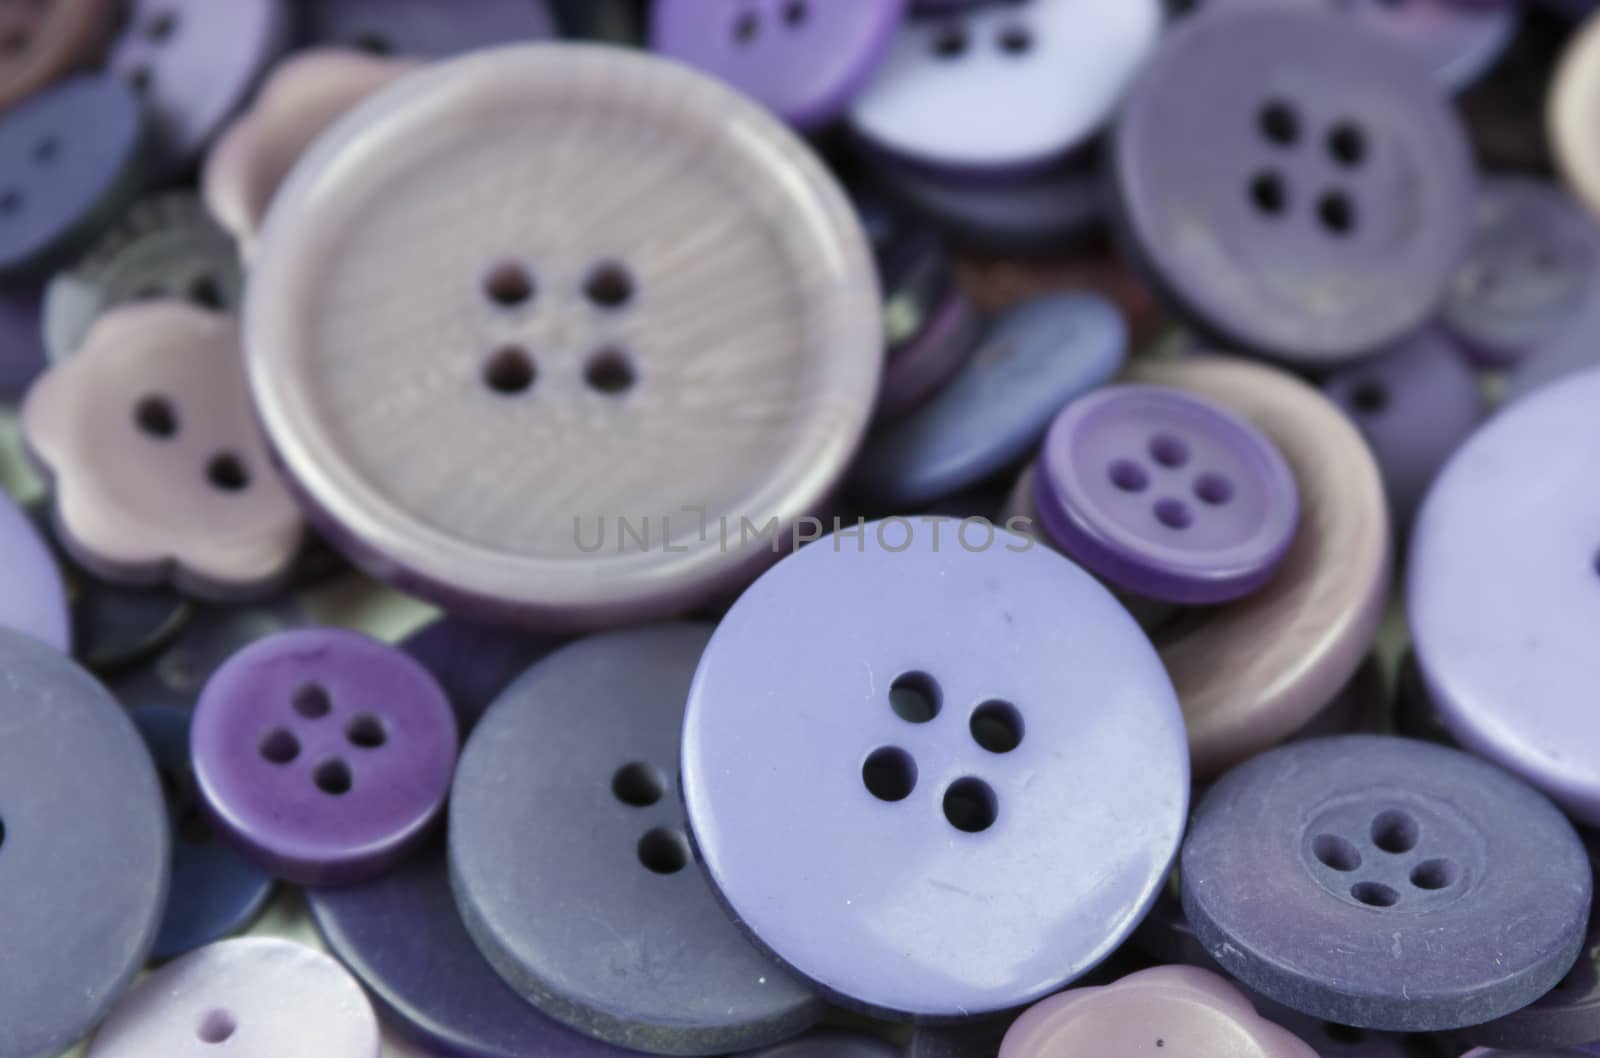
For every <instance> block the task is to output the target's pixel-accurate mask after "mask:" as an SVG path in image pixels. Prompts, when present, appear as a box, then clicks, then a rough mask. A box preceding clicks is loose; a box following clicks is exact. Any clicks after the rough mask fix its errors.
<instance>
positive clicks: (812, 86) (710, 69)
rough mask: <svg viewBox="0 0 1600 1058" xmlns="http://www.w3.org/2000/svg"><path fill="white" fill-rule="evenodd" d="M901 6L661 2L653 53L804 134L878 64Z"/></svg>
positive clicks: (828, 1)
mask: <svg viewBox="0 0 1600 1058" xmlns="http://www.w3.org/2000/svg"><path fill="white" fill-rule="evenodd" d="M905 6H906V5H905V0H851V2H850V3H845V4H841V3H838V2H837V0H737V2H735V0H658V2H657V3H656V4H655V5H654V8H653V10H652V12H651V20H650V46H651V47H652V48H654V49H655V50H656V51H658V52H660V53H661V54H663V55H667V56H670V57H671V58H674V59H678V60H680V61H682V62H686V63H688V64H689V65H691V66H696V67H699V68H700V69H701V70H704V71H705V72H706V73H708V74H711V75H712V76H713V77H718V78H720V79H722V80H724V81H726V82H727V83H728V84H730V85H732V86H733V87H735V88H737V89H739V90H740V91H741V92H743V93H745V94H746V95H748V96H750V97H751V98H752V99H755V100H756V101H757V102H759V103H762V104H764V105H766V106H768V107H770V108H772V110H773V111H774V112H776V113H777V115H778V116H779V117H781V118H783V119H784V120H786V121H789V122H792V123H794V124H795V125H798V126H800V127H801V128H816V127H818V126H821V125H824V124H826V123H827V122H829V121H831V120H832V119H833V118H834V117H836V116H837V115H838V114H839V112H840V111H842V110H843V109H844V108H845V106H846V105H847V104H848V103H849V102H850V100H851V98H852V97H853V96H854V95H855V94H856V92H857V91H858V90H859V89H860V88H861V85H862V83H863V82H864V81H865V80H866V79H867V76H868V75H869V74H871V73H872V71H873V68H874V67H875V66H877V65H878V62H879V61H880V60H881V59H882V58H883V55H884V52H885V51H886V50H887V49H888V47H889V42H890V41H891V40H892V39H893V37H894V34H895V30H896V29H898V28H899V26H900V19H901V16H902V15H903V14H904V12H905Z"/></svg>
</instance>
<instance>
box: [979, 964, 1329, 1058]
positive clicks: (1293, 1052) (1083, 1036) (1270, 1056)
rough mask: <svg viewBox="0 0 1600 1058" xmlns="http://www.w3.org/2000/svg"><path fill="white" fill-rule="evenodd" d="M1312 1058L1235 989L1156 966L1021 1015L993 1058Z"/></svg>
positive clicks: (1199, 974) (1191, 970)
mask: <svg viewBox="0 0 1600 1058" xmlns="http://www.w3.org/2000/svg"><path fill="white" fill-rule="evenodd" d="M1163 1049H1168V1050H1170V1052H1171V1053H1175V1054H1182V1055H1217V1056H1218V1058H1220V1056H1222V1055H1227V1056H1228V1058H1317V1052H1316V1051H1313V1050H1312V1049H1311V1048H1310V1047H1309V1046H1307V1045H1306V1044H1305V1043H1304V1042H1302V1041H1301V1040H1300V1039H1298V1038H1297V1037H1295V1036H1294V1035H1293V1034H1291V1033H1290V1032H1289V1031H1288V1030H1287V1029H1284V1028H1280V1027H1279V1026H1277V1025H1274V1024H1273V1023H1272V1022H1270V1021H1268V1020H1267V1019H1266V1018H1263V1017H1262V1016H1261V1015H1259V1014H1257V1013H1256V1012H1255V1009H1254V1008H1253V1007H1252V1006H1251V1005H1250V1000H1249V999H1247V998H1246V997H1245V994H1244V993H1243V992H1241V991H1240V990H1239V988H1238V987H1237V986H1236V985H1234V984H1232V983H1231V982H1229V981H1228V980H1227V979H1226V978H1224V977H1223V976H1222V975H1220V974H1216V973H1212V972H1211V971H1210V970H1202V969H1199V968H1197V967H1193V966H1157V967H1154V968H1153V969H1149V970H1141V971H1140V972H1139V973H1135V974H1129V975H1128V976H1127V977H1124V978H1123V979H1122V980H1120V981H1117V982H1116V983H1115V984H1110V985H1105V986H1103V987H1100V988H1076V989H1073V990H1071V991H1068V992H1063V993H1061V994H1060V995H1058V996H1051V997H1050V998H1049V999H1046V1000H1044V1001H1043V1002H1042V1003H1037V1004H1035V1005H1034V1006H1032V1007H1029V1008H1028V1009H1027V1010H1025V1011H1023V1012H1022V1016H1021V1017H1019V1018H1018V1019H1017V1021H1016V1024H1014V1025H1012V1026H1011V1031H1009V1032H1007V1033H1006V1038H1005V1041H1004V1042H1003V1043H1002V1044H1001V1045H1000V1056H999V1058H1103V1056H1105V1055H1108V1054H1118V1055H1134V1054H1137V1055H1145V1054H1151V1055H1155V1054H1159V1053H1161V1051H1162V1050H1163Z"/></svg>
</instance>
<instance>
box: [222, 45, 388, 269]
mask: <svg viewBox="0 0 1600 1058" xmlns="http://www.w3.org/2000/svg"><path fill="white" fill-rule="evenodd" d="M418 65H419V63H418V61H417V60H414V59H386V58H379V57H377V56H373V55H365V54H363V53H361V52H354V51H338V50H335V49H332V48H327V49H312V50H309V51H304V52H300V53H298V54H296V55H293V56H290V57H289V58H287V59H285V60H284V61H283V62H282V63H280V64H278V65H277V66H276V67H274V68H273V70H272V72H271V74H270V75H269V77H268V78H267V81H266V83H265V84H263V85H262V86H261V90H260V92H258V93H257V95H256V99H255V102H254V103H252V104H251V106H250V109H248V110H246V111H245V112H244V113H243V114H241V115H240V116H239V117H238V118H237V119H236V120H235V121H234V122H233V124H231V125H229V126H228V128H227V129H226V130H225V131H224V132H223V133H222V135H221V137H220V138H218V140H217V143H216V145H215V146H214V147H212V149H211V152H210V153H209V154H208V155H207V156H206V160H205V166H204V168H203V169H202V170H201V173H200V188H201V193H202V194H203V195H204V196H205V203H206V208H207V209H209V210H210V211H211V215H212V216H213V217H215V218H216V220H217V223H219V224H221V225H222V227H223V228H224V229H226V230H227V231H228V232H229V234H231V235H232V236H233V237H234V238H235V239H237V240H238V241H239V246H240V249H241V251H242V252H243V253H244V254H245V256H247V257H248V256H249V254H250V252H251V251H252V250H253V249H254V245H255V237H256V233H257V231H258V230H259V229H260V226H261V222H262V221H263V220H264V219H265V218H266V215H267V207H268V206H270V205H271V204H272V197H273V195H274V194H276V193H277V190H278V185H279V184H281V183H283V179H284V177H286V176H288V175H289V170H290V169H291V168H292V167H293V166H294V163H295V162H296V161H297V160H298V159H299V157H300V155H301V154H303V153H305V149H306V148H307V147H309V146H311V143H312V141H313V140H315V139H316V138H317V136H319V135H320V134H321V133H322V131H323V130H324V129H326V128H327V127H328V126H329V125H331V124H333V123H334V122H335V121H337V120H338V119H339V117H340V115H342V114H343V113H344V112H345V111H347V110H349V109H350V108H351V107H353V106H355V105H356V104H357V103H359V102H361V101H362V100H363V99H365V98H367V96H369V95H371V94H372V93H374V92H376V91H378V89H380V88H382V87H384V86H385V85H387V84H388V83H389V82H390V81H393V80H394V79H395V78H397V77H400V76H401V75H402V74H406V73H409V72H410V71H412V70H414V69H416V67H417V66H418Z"/></svg>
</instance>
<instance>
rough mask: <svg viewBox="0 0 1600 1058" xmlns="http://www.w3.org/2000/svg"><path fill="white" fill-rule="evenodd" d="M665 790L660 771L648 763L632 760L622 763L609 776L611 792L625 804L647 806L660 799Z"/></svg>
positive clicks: (637, 806) (636, 806) (638, 806)
mask: <svg viewBox="0 0 1600 1058" xmlns="http://www.w3.org/2000/svg"><path fill="white" fill-rule="evenodd" d="M665 792H666V782H665V781H664V780H663V779H662V778H661V773H660V772H658V771H656V770H655V769H654V768H652V767H650V765H648V764H643V763H640V762H639V761H634V762H633V763H631V764H624V765H623V766H622V767H620V768H618V769H617V773H616V774H615V775H613V776H612V777H611V794H612V796H614V797H615V798H616V799H617V800H619V801H621V802H622V803H623V804H625V805H632V806H633V807H635V808H648V807H650V806H651V805H653V804H655V803H656V802H657V801H659V800H661V795H662V794H663V793H665Z"/></svg>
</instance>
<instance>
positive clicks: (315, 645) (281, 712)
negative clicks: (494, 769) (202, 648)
mask: <svg viewBox="0 0 1600 1058" xmlns="http://www.w3.org/2000/svg"><path fill="white" fill-rule="evenodd" d="M190 745H191V747H192V748H193V752H194V768H195V781H196V782H197V783H198V785H199V788H200V794H201V796H202V797H203V798H204V799H205V803H206V808H207V810H208V811H209V812H210V813H211V815H212V817H213V819H214V820H215V822H216V823H217V824H218V825H219V826H220V827H221V829H222V831H223V832H224V834H225V836H226V837H227V838H228V839H229V840H230V841H232V843H233V844H234V845H235V846H237V847H238V848H239V849H240V850H241V851H242V852H244V853H245V854H246V855H247V856H249V857H250V858H251V859H252V860H254V861H255V862H256V863H259V864H261V865H262V866H263V867H266V868H267V869H269V870H271V871H273V872H274V873H276V874H277V875H278V876H280V877H282V878H286V879H288V880H290V881H294V882H300V883H302V884H306V885H313V884H316V885H338V884H353V883H355V882H359V881H364V880H366V879H369V878H372V877H375V876H376V875H378V874H380V873H382V872H383V871H384V870H385V869H386V868H388V867H390V866H392V865H393V864H395V863H397V862H399V861H400V860H401V859H402V858H403V857H404V856H405V855H406V854H407V853H408V852H410V851H411V850H412V849H414V848H416V847H417V845H418V844H419V843H420V842H421V841H422V839H423V838H425V837H426V836H427V834H428V831H429V828H430V827H431V826H432V825H433V823H434V821H435V820H436V819H437V817H438V815H439V812H440V809H441V808H442V807H443V806H444V800H445V794H446V793H447V791H448V789H449V786H450V775H451V771H452V769H453V768H454V767H455V760H456V749H457V745H458V736H457V732H456V721H455V716H454V714H453V713H452V712H451V709H450V703H449V701H448V700H447V699H446V698H445V696H444V691H442V690H441V689H440V688H439V684H438V681H436V680H435V679H434V678H433V677H432V676H431V675H429V673H428V671H427V670H426V669H424V668H423V667H422V666H421V665H420V664H418V663H417V662H416V661H414V660H412V659H411V658H410V657H409V656H407V655H405V654H403V653H401V652H400V651H398V650H396V649H395V648H393V647H390V646H387V645H385V644H383V643H379V642H378V641H377V640H374V639H369V638H367V637H366V636H363V635H359V634H357V633H355V632H347V631H343V630H341V629H333V628H318V629H305V630H301V631H293V632H284V633H282V634H280V635H276V636H272V637H270V638H268V639H263V640H260V641H259V642H257V643H254V644H252V645H251V646H249V647H247V648H245V649H244V650H241V651H240V652H239V653H237V654H235V655H233V657H232V658H230V659H229V660H228V661H227V663H226V664H224V665H223V666H222V667H221V668H220V669H218V670H217V672H216V673H215V674H214V675H213V676H212V677H211V679H210V680H209V681H207V683H206V687H205V690H204V691H203V692H202V693H201V695H200V701H199V704H197V705H196V706H195V712H194V724H193V728H192V730H191V734H190Z"/></svg>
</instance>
